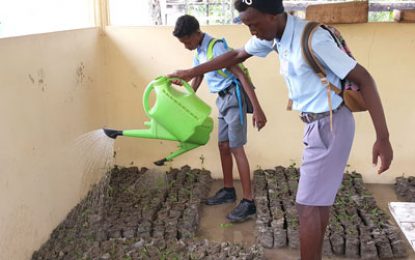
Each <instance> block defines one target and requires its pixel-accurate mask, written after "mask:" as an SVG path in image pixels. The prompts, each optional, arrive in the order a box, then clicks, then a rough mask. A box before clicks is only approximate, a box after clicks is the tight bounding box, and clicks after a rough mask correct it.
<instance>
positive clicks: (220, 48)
mask: <svg viewBox="0 0 415 260" xmlns="http://www.w3.org/2000/svg"><path fill="white" fill-rule="evenodd" d="M212 39H213V37H212V36H210V35H208V34H207V33H204V35H203V40H202V43H201V44H200V45H199V46H198V47H197V53H198V55H195V57H194V58H193V66H197V65H199V64H201V63H205V62H207V61H208V59H207V50H208V46H209V42H210V41H211V40H212ZM228 51H229V50H228V49H227V48H226V46H225V44H224V43H223V42H222V41H218V42H216V43H215V45H214V46H213V58H215V57H217V56H219V55H222V54H224V53H226V52H228ZM205 78H206V80H207V85H208V87H209V90H210V92H212V93H216V92H219V91H221V90H224V89H225V88H227V87H228V86H229V85H231V84H232V77H226V78H224V77H223V76H221V75H220V74H219V73H218V72H217V71H210V72H207V73H205Z"/></svg>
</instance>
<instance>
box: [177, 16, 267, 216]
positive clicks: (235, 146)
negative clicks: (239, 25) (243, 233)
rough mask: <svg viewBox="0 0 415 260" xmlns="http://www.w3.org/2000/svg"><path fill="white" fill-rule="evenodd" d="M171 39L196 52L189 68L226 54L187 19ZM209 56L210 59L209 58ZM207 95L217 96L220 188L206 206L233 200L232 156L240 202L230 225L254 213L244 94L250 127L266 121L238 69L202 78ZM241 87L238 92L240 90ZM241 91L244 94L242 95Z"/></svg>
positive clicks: (195, 85) (196, 82)
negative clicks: (249, 108)
mask: <svg viewBox="0 0 415 260" xmlns="http://www.w3.org/2000/svg"><path fill="white" fill-rule="evenodd" d="M173 35H174V36H175V37H177V38H178V40H179V41H180V42H181V43H183V45H184V46H185V48H186V49H188V50H196V55H195V57H194V60H193V65H194V66H197V65H199V64H202V63H204V62H207V61H209V60H210V59H211V58H214V57H217V56H219V55H221V54H224V53H226V52H228V51H229V50H228V48H227V46H226V42H225V41H224V40H219V41H218V40H216V39H214V38H212V37H211V36H210V35H208V34H206V33H203V32H201V31H200V27H199V22H198V21H197V19H196V18H195V17H193V16H191V15H183V16H181V17H179V19H178V20H177V22H176V25H175V28H174V31H173ZM210 56H212V57H211V58H210ZM203 76H204V75H203V74H202V75H199V76H197V77H195V79H194V80H193V81H192V87H193V89H194V90H195V91H197V89H198V88H199V86H200V84H201V82H202V80H203ZM205 76H206V79H207V84H208V87H209V90H210V92H212V93H215V94H217V95H218V97H217V99H216V105H217V107H218V110H219V113H218V114H219V115H218V121H219V124H218V133H219V136H218V142H219V143H218V145H219V152H220V158H221V164H222V172H223V182H224V187H223V188H222V189H220V190H219V191H218V192H217V193H216V194H215V195H214V196H213V197H211V198H208V199H207V201H206V204H208V205H218V204H222V203H227V202H234V201H235V200H236V193H235V189H234V186H233V177H232V168H233V166H232V155H233V157H234V158H235V161H236V164H237V167H238V171H239V176H240V179H241V183H242V190H243V199H242V200H241V202H240V203H239V205H238V206H237V207H236V208H234V209H233V210H232V211H231V212H230V213H229V214H228V215H227V218H228V219H229V220H230V221H231V222H241V221H244V220H246V219H248V218H250V217H252V216H254V215H255V213H256V206H255V203H254V201H253V196H252V192H251V179H250V169H249V163H248V159H247V157H246V154H245V150H244V145H245V144H246V142H247V122H246V111H247V102H246V99H245V93H246V95H247V96H248V98H249V100H250V101H251V103H252V106H253V124H254V126H256V127H257V128H258V130H259V129H261V128H262V127H263V126H265V123H266V118H265V115H264V113H263V111H262V109H261V106H260V105H259V102H258V100H257V98H256V95H255V92H254V89H253V87H252V85H251V82H250V80H249V79H248V77H247V76H246V75H245V73H244V72H243V71H242V70H241V68H240V67H239V66H238V65H234V66H230V67H229V71H228V69H223V70H216V71H211V72H207V73H206V74H205ZM240 85H242V88H243V89H242V88H241V86H240ZM243 90H244V91H243Z"/></svg>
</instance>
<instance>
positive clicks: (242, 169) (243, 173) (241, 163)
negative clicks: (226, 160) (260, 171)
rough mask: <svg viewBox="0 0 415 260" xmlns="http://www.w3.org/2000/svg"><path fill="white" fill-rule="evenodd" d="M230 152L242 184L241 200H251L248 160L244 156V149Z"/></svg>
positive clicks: (235, 149)
mask: <svg viewBox="0 0 415 260" xmlns="http://www.w3.org/2000/svg"><path fill="white" fill-rule="evenodd" d="M231 152H232V154H233V156H234V157H235V160H236V165H237V166H238V171H239V177H240V179H241V183H242V191H243V196H244V197H243V198H244V199H247V200H252V198H253V197H252V191H251V173H250V169H249V162H248V158H247V157H246V154H245V149H244V147H243V146H240V147H237V148H232V149H231Z"/></svg>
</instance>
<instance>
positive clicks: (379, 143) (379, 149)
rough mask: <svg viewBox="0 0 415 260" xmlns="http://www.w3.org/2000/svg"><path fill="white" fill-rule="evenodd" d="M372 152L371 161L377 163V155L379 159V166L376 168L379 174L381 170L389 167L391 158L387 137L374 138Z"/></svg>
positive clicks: (391, 152)
mask: <svg viewBox="0 0 415 260" xmlns="http://www.w3.org/2000/svg"><path fill="white" fill-rule="evenodd" d="M372 153H373V155H372V156H373V158H372V162H373V164H374V165H377V164H378V157H379V158H380V161H381V163H380V167H379V169H378V174H381V173H382V172H384V171H386V170H387V169H389V166H390V165H391V163H392V159H393V150H392V146H391V144H390V142H389V139H380V140H376V142H375V144H374V145H373V152H372Z"/></svg>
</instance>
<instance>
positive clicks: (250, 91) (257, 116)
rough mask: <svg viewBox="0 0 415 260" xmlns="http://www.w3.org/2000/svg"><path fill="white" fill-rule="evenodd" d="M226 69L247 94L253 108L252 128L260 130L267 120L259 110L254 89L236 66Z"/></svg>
mask: <svg viewBox="0 0 415 260" xmlns="http://www.w3.org/2000/svg"><path fill="white" fill-rule="evenodd" d="M228 69H229V70H230V71H231V72H232V74H233V75H235V76H236V77H237V78H238V79H239V81H240V82H241V84H242V87H243V88H244V90H245V93H246V94H247V96H248V98H249V100H250V101H251V103H252V106H253V108H254V114H253V116H252V124H253V126H254V127H256V128H257V129H258V131H259V130H261V128H263V127H264V126H265V125H266V123H267V118H266V116H265V114H264V111H263V110H262V108H261V105H260V104H259V101H258V98H257V96H256V94H255V90H254V87H253V86H252V83H251V81H250V80H249V79H248V78H247V76H246V75H245V73H244V72H243V71H242V69H241V68H240V67H239V66H238V65H233V66H231V67H229V68H228Z"/></svg>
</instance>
